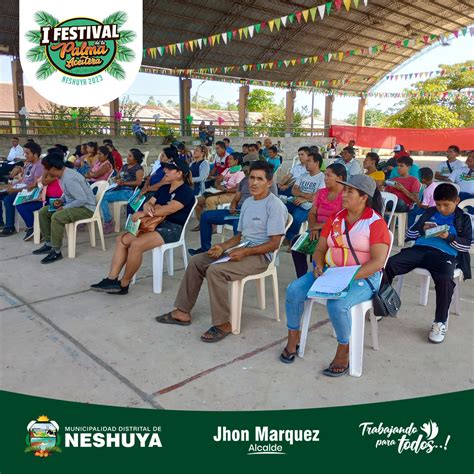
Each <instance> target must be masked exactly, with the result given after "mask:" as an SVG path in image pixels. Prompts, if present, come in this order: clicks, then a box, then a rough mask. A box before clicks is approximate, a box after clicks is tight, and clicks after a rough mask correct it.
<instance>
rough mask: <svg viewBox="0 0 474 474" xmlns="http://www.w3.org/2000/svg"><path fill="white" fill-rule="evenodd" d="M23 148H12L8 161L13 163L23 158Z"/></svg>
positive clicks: (18, 146)
mask: <svg viewBox="0 0 474 474" xmlns="http://www.w3.org/2000/svg"><path fill="white" fill-rule="evenodd" d="M23 157H24V153H23V148H22V147H21V146H20V145H17V146H12V147H11V148H10V152H9V153H8V156H7V160H8V161H13V160H14V159H15V158H23Z"/></svg>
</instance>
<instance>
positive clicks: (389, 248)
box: [383, 230, 393, 268]
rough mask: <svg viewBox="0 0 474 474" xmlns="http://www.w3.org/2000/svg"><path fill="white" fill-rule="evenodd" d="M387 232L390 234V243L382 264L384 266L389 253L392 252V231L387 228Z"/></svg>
mask: <svg viewBox="0 0 474 474" xmlns="http://www.w3.org/2000/svg"><path fill="white" fill-rule="evenodd" d="M388 233H389V235H390V245H389V247H388V252H387V256H386V257H385V263H384V264H383V267H384V268H385V267H386V266H387V262H388V259H389V258H390V254H391V253H392V247H393V232H392V231H391V230H389V231H388Z"/></svg>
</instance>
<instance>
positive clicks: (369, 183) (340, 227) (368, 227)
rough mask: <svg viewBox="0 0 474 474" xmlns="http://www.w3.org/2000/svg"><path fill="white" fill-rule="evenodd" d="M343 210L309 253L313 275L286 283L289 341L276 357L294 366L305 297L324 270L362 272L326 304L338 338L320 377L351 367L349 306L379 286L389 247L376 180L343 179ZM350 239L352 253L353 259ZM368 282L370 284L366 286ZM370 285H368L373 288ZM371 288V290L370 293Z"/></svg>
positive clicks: (358, 301)
mask: <svg viewBox="0 0 474 474" xmlns="http://www.w3.org/2000/svg"><path fill="white" fill-rule="evenodd" d="M341 184H343V185H344V190H343V195H342V207H343V208H342V210H340V211H339V212H337V213H335V214H333V215H332V216H331V217H330V218H329V219H328V220H327V222H326V224H325V225H324V227H323V229H322V231H321V235H320V238H319V242H318V246H317V247H316V251H315V252H314V255H313V268H314V270H313V271H310V272H309V273H307V274H306V275H304V276H302V277H301V278H298V279H297V280H295V281H293V282H292V283H290V285H289V286H288V288H287V292H286V317H287V326H288V342H287V345H286V347H285V349H284V350H283V352H282V354H281V355H280V360H281V361H282V362H285V363H291V362H294V360H295V356H296V354H297V351H298V342H299V337H300V321H301V316H302V314H303V306H304V302H305V300H306V295H307V293H308V291H309V289H310V288H311V286H312V284H313V283H314V280H315V279H316V278H317V277H319V276H320V275H322V274H323V272H324V270H325V267H327V266H330V267H341V266H349V265H357V263H356V261H357V260H358V261H359V263H360V265H361V268H360V269H359V271H358V272H357V274H356V277H355V280H354V281H353V282H352V283H351V285H350V286H349V289H348V293H347V295H346V296H345V297H344V298H339V299H329V300H327V311H328V313H329V318H330V319H331V322H332V325H333V327H334V330H335V332H336V337H337V342H338V346H337V351H336V355H335V357H334V359H333V361H332V362H331V363H330V365H329V367H328V368H327V369H325V370H324V371H323V374H324V375H327V376H330V377H339V376H341V375H344V374H345V373H347V371H348V369H349V340H350V336H351V307H352V306H355V305H357V304H359V303H361V302H362V301H366V300H369V299H371V298H372V296H373V293H374V291H375V290H377V289H378V288H379V285H380V270H381V269H382V268H383V265H384V262H385V259H386V256H387V252H388V249H389V246H390V236H389V232H388V228H387V224H386V223H385V221H384V219H383V218H382V216H381V214H380V212H381V209H382V197H381V195H380V192H379V191H378V190H377V186H376V184H375V181H374V180H373V179H371V178H369V177H368V176H365V175H361V174H358V175H354V176H352V177H351V178H350V179H349V180H348V181H343V182H341ZM348 237H349V239H350V242H351V244H352V247H353V249H354V252H355V254H356V257H357V258H355V257H354V255H353V253H352V251H351V249H350V245H349V243H348V242H349V241H348ZM369 281H370V284H369ZM371 285H372V287H371ZM372 288H373V289H372Z"/></svg>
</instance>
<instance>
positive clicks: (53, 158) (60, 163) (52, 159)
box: [41, 148, 64, 170]
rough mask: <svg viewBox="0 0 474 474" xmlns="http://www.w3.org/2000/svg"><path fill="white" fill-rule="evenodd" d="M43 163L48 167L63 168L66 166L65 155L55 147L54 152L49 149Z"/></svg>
mask: <svg viewBox="0 0 474 474" xmlns="http://www.w3.org/2000/svg"><path fill="white" fill-rule="evenodd" d="M41 163H42V165H43V166H44V167H45V168H46V169H47V170H49V169H51V168H56V169H57V170H62V169H63V168H64V155H63V154H62V153H61V152H60V151H59V150H58V149H57V148H54V149H53V150H52V152H50V151H49V150H48V154H47V155H46V156H45V157H44V158H43V159H42V160H41Z"/></svg>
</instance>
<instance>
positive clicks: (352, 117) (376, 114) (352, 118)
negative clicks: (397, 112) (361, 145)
mask: <svg viewBox="0 0 474 474" xmlns="http://www.w3.org/2000/svg"><path fill="white" fill-rule="evenodd" d="M386 118H387V114H386V113H385V112H383V111H382V110H379V109H367V110H366V111H365V123H364V125H365V126H366V127H378V126H380V125H382V124H383V123H384V121H385V119H386ZM345 122H347V123H350V124H351V125H356V124H357V114H349V115H348V117H347V118H346V119H345Z"/></svg>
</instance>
